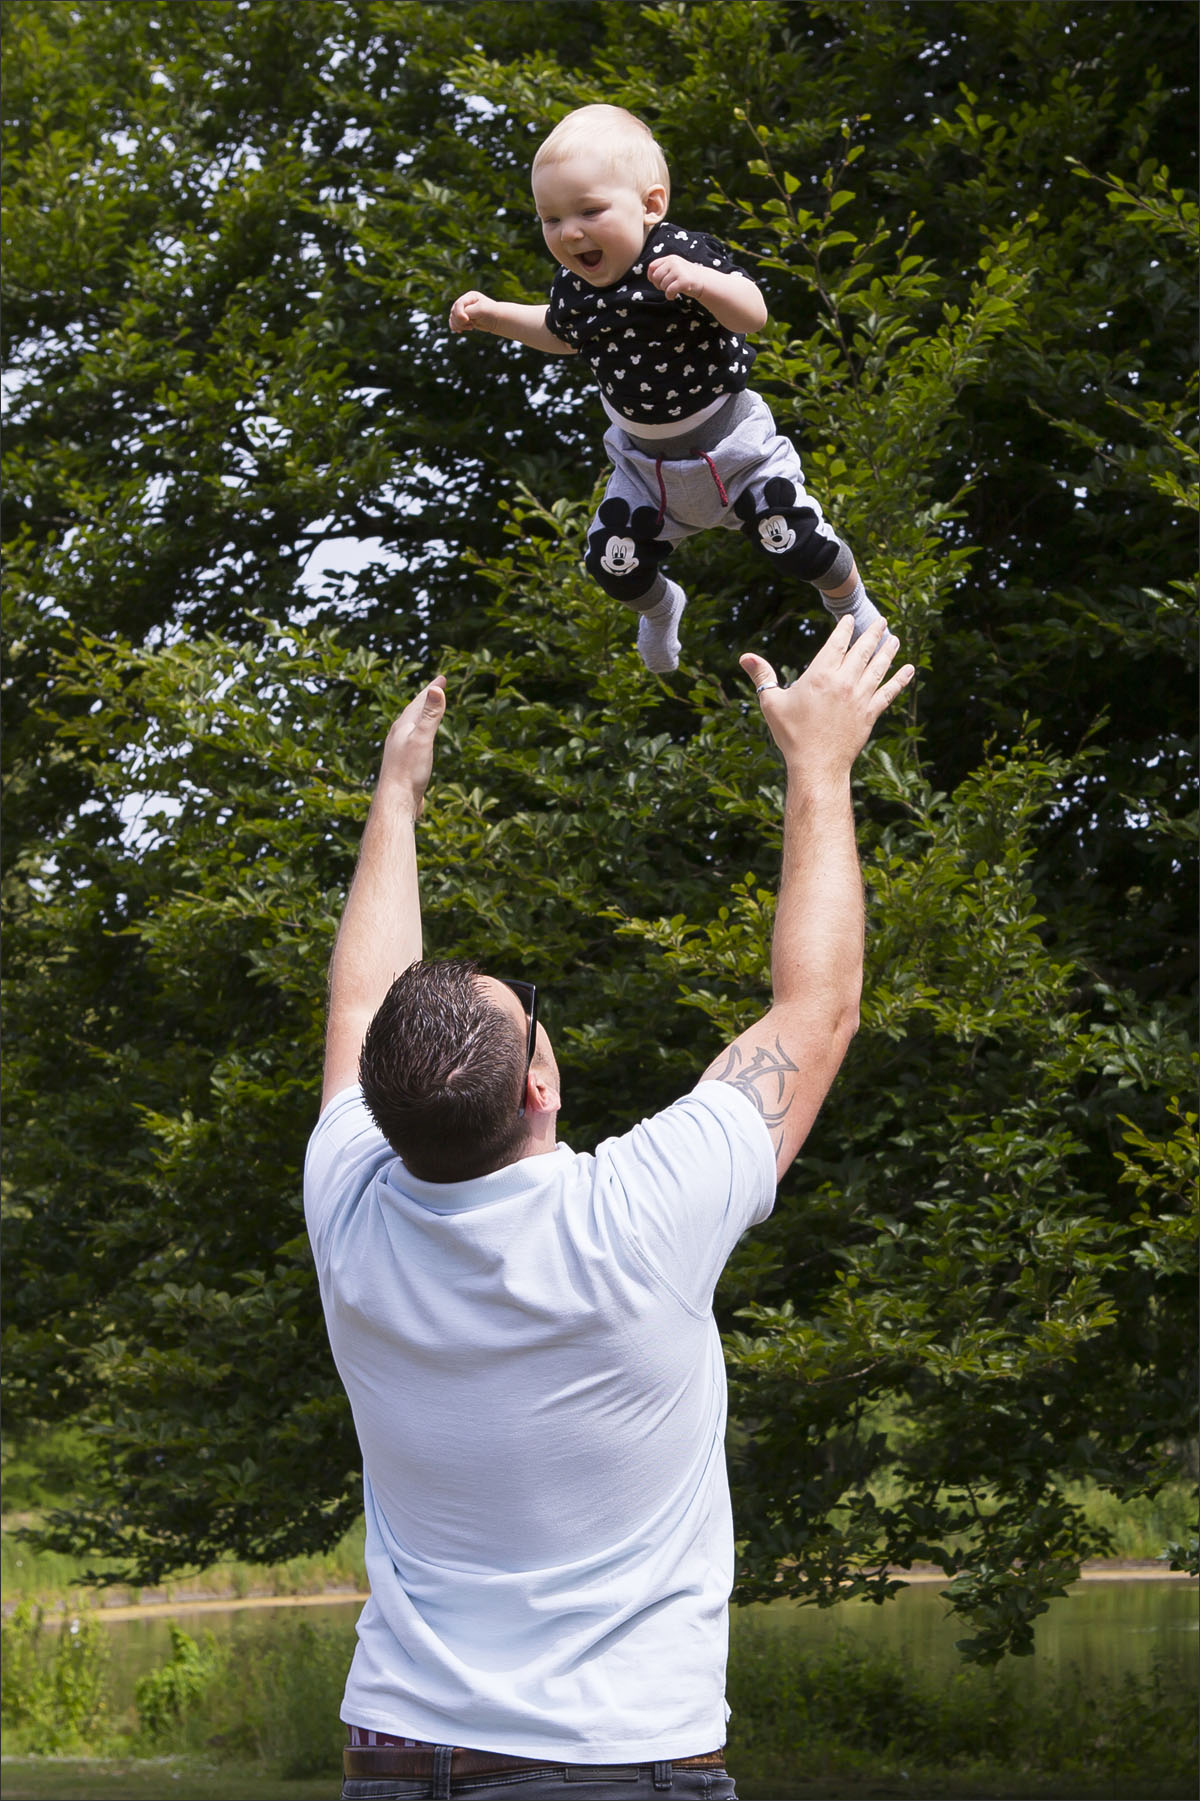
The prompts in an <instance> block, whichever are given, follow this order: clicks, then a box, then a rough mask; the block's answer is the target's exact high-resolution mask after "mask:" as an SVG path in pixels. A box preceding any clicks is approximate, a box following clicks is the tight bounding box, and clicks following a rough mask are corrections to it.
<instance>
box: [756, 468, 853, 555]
mask: <svg viewBox="0 0 1200 1801" xmlns="http://www.w3.org/2000/svg"><path fill="white" fill-rule="evenodd" d="M807 498H808V497H807V495H805V496H804V499H805V500H807ZM799 500H800V495H799V494H798V493H797V491H796V488H795V485H794V483H792V482H790V481H788V480H787V478H786V477H785V476H782V475H773V476H772V477H771V479H770V480H769V481H768V482H766V483H764V485H763V490H762V501H761V504H759V503H757V502H756V501H755V498H754V491H753V489H751V488H747V489H745V490H744V492H743V493H741V494H739V495H738V497H737V499H736V500H735V501H734V503H733V510H734V512H735V513H736V514H737V516H738V518H739V519H740V520H741V521H742V528H741V529H742V531H743V532H744V533H745V535H746V537H747V538H749V539H750V541H751V543H752V544H756V545H757V546H758V548H759V550H762V551H765V552H766V554H767V555H768V556H770V557H774V558H775V559H777V561H778V562H779V563H780V564H781V566H782V567H783V568H784V569H786V571H787V573H788V574H789V575H794V576H798V577H799V579H800V580H801V581H806V582H815V581H816V580H817V579H818V578H819V577H820V576H822V575H824V574H825V573H826V571H827V570H828V568H829V566H830V564H831V563H833V562H834V561H836V559H837V555H838V551H839V550H840V548H841V545H840V541H839V539H837V538H835V537H834V535H833V533H832V532H831V531H830V530H829V527H828V526H827V525H826V524H825V523H824V521H823V520H822V518H821V515H820V513H819V512H817V510H816V509H815V508H814V507H812V506H811V505H805V504H803V502H801V504H799V505H797V502H798V501H799Z"/></svg>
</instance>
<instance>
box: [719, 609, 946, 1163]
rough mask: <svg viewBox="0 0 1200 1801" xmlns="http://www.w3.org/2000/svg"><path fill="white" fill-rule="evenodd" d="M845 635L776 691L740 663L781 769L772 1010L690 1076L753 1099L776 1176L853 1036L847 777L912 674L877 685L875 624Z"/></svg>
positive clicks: (854, 945)
mask: <svg viewBox="0 0 1200 1801" xmlns="http://www.w3.org/2000/svg"><path fill="white" fill-rule="evenodd" d="M853 629H854V627H853V623H852V621H851V620H850V619H848V618H847V619H843V620H840V621H839V622H838V624H837V625H836V626H835V627H834V629H833V631H832V632H831V633H830V635H829V637H828V639H827V640H826V641H825V643H824V644H823V645H822V647H821V649H820V650H819V651H818V652H817V655H816V656H815V657H814V658H813V660H812V662H811V663H810V664H809V666H808V668H807V669H806V670H805V672H804V674H803V675H802V676H801V677H800V679H799V680H798V681H796V682H793V683H792V685H791V687H789V688H780V687H779V686H778V684H777V683H776V680H775V674H774V671H773V670H772V668H771V665H770V664H769V663H768V662H766V661H765V660H764V659H763V658H762V657H759V656H754V655H747V656H744V657H743V658H742V659H741V663H742V668H743V669H744V670H745V671H746V673H747V675H748V676H749V677H750V679H751V681H752V682H753V683H754V685H755V687H756V689H757V690H758V693H759V700H760V702H761V704H762V710H763V717H764V718H765V720H766V722H767V725H768V727H769V728H770V731H771V736H772V737H773V738H774V740H775V742H776V744H777V745H778V746H779V749H780V750H781V752H782V753H783V760H784V764H785V767H786V770H787V798H786V802H785V808H784V821H783V871H782V875H781V877H780V884H779V903H778V906H777V908H776V913H775V931H774V936H773V938H772V942H771V987H772V1004H771V1007H770V1010H769V1011H768V1012H767V1013H765V1014H764V1015H763V1017H762V1018H761V1019H760V1020H758V1021H756V1023H755V1024H754V1025H752V1026H751V1027H750V1028H749V1029H748V1030H747V1031H745V1032H743V1033H742V1034H741V1036H740V1037H739V1038H736V1039H735V1040H734V1042H733V1043H732V1044H731V1045H730V1046H729V1047H728V1049H726V1050H725V1051H723V1052H722V1053H721V1055H720V1056H719V1057H718V1058H717V1059H716V1061H715V1062H713V1063H712V1064H710V1066H709V1067H708V1069H706V1070H705V1072H704V1075H703V1077H702V1078H701V1080H703V1081H718V1082H728V1083H729V1084H730V1086H731V1087H734V1088H739V1089H741V1091H742V1092H743V1093H744V1094H745V1095H747V1096H748V1097H749V1099H750V1100H752V1101H753V1102H754V1105H755V1106H756V1107H757V1108H758V1110H759V1112H760V1113H761V1114H762V1116H763V1118H764V1120H765V1121H766V1124H767V1128H768V1130H769V1131H770V1134H771V1141H772V1143H773V1144H774V1146H775V1168H776V1174H777V1176H780V1177H782V1175H783V1173H784V1171H785V1170H786V1169H787V1168H788V1166H789V1164H790V1163H791V1162H792V1159H793V1158H794V1157H795V1155H796V1153H797V1151H798V1150H799V1149H800V1146H801V1145H802V1144H803V1143H804V1140H805V1139H806V1138H807V1136H808V1133H809V1130H810V1128H811V1126H812V1124H813V1121H814V1120H815V1119H816V1117H817V1113H818V1110H819V1109H820V1106H821V1103H822V1101H823V1100H824V1099H825V1096H826V1094H827V1093H828V1092H829V1089H830V1087H831V1085H832V1083H833V1078H834V1076H835V1075H836V1074H837V1072H838V1069H839V1067H840V1066H841V1062H842V1059H843V1057H844V1056H845V1054H846V1051H847V1049H848V1048H849V1045H850V1040H851V1039H852V1038H853V1036H854V1033H855V1031H856V1030H857V1029H858V1006H859V999H860V996H861V993H862V970H863V898H862V876H861V874H860V871H859V866H858V847H857V844H856V842H855V836H854V812H853V807H852V805H851V798H850V770H851V767H852V765H853V763H854V759H855V757H857V755H858V753H859V751H860V750H861V749H862V747H863V745H864V744H865V743H866V741H867V739H868V738H869V737H870V734H871V728H872V726H873V725H874V723H875V721H876V720H877V719H878V717H879V715H880V714H881V713H882V712H883V710H884V708H885V707H887V706H889V705H890V703H891V702H892V701H893V700H894V699H895V698H896V696H897V695H898V694H899V693H900V692H901V691H902V690H903V689H904V688H906V687H907V686H908V684H909V682H910V681H911V680H912V677H913V668H912V665H911V663H906V664H905V665H904V667H903V668H902V669H900V670H899V671H898V672H897V674H896V675H894V676H892V678H891V680H890V681H887V682H885V681H884V677H885V676H886V675H887V672H888V670H889V668H890V667H891V663H892V659H893V657H894V656H895V654H896V651H897V649H898V648H899V646H898V644H897V642H896V640H895V639H894V638H890V637H888V636H887V628H886V626H885V625H884V624H883V622H882V620H881V621H880V622H879V624H878V625H877V626H873V627H871V628H869V629H868V630H867V631H865V632H864V633H863V634H862V636H861V637H860V638H859V640H858V642H857V643H856V644H853V645H852V644H851V642H850V640H851V634H852V632H853ZM885 639H886V642H885V641H884V640H885Z"/></svg>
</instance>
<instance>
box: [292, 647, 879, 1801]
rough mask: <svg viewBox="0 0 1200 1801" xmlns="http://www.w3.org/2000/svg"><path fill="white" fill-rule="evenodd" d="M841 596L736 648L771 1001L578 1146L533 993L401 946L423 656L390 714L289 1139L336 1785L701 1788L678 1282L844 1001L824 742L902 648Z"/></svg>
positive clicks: (611, 1798)
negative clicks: (299, 1124) (328, 1384)
mask: <svg viewBox="0 0 1200 1801" xmlns="http://www.w3.org/2000/svg"><path fill="white" fill-rule="evenodd" d="M852 629H853V628H852V624H851V621H850V620H849V619H845V620H843V621H841V622H840V623H839V624H838V625H837V626H836V627H835V629H834V631H833V632H832V634H831V635H830V637H829V639H828V640H827V642H826V643H825V644H824V646H823V647H822V649H821V650H820V651H819V652H818V654H817V655H816V657H814V659H813V661H812V663H811V664H810V666H809V668H808V670H807V671H806V672H805V674H804V675H803V676H801V678H800V679H799V681H797V682H795V683H794V684H793V685H792V686H791V687H789V688H787V689H783V688H780V687H779V685H778V683H777V682H776V679H775V676H774V674H773V672H772V670H771V668H770V665H769V664H768V663H766V662H765V661H764V660H763V659H762V658H761V657H758V656H754V655H747V656H744V657H743V658H742V659H741V662H742V667H743V669H745V670H746V672H747V674H748V675H749V676H750V678H751V680H752V681H753V682H754V684H755V688H756V690H757V692H758V694H759V697H760V702H761V705H762V710H763V715H764V717H765V719H766V721H767V724H768V726H769V728H770V730H771V733H772V735H773V737H774V739H775V742H776V744H777V745H778V747H779V749H780V751H781V752H782V754H783V759H784V763H785V766H786V770H787V798H786V805H785V818H784V837H783V872H782V878H781V885H780V894H779V904H778V908H777V913H776V921H775V929H774V939H773V943H772V955H771V976H772V987H773V1000H772V1004H771V1006H770V1008H769V1009H768V1011H767V1012H766V1013H765V1014H764V1015H763V1017H762V1018H761V1019H759V1020H758V1021H756V1023H755V1024H754V1025H752V1026H751V1027H750V1028H749V1029H748V1030H747V1031H745V1032H743V1033H742V1034H741V1035H740V1036H739V1037H738V1038H737V1039H735V1040H734V1042H733V1043H732V1044H731V1045H729V1046H727V1047H726V1048H725V1049H724V1050H722V1052H721V1053H720V1055H719V1056H718V1057H716V1058H715V1059H714V1061H713V1062H712V1063H711V1064H710V1065H709V1067H708V1068H707V1069H706V1070H705V1072H704V1074H703V1076H702V1077H701V1079H700V1083H699V1085H698V1086H697V1087H696V1088H695V1089H693V1090H692V1092H691V1093H690V1094H689V1095H686V1096H684V1097H683V1098H682V1099H681V1100H679V1101H677V1102H676V1103H675V1104H674V1105H673V1106H671V1107H668V1108H667V1109H665V1111H663V1112H661V1113H659V1114H657V1115H655V1116H654V1117H653V1118H651V1119H647V1120H644V1121H643V1122H642V1123H641V1124H640V1125H638V1126H635V1127H634V1129H633V1130H632V1131H631V1132H627V1133H625V1134H624V1135H623V1136H621V1137H618V1138H612V1139H608V1140H606V1141H605V1142H604V1143H603V1144H601V1145H600V1146H598V1148H597V1150H596V1152H595V1154H594V1155H593V1156H577V1155H576V1154H575V1153H573V1152H572V1151H570V1150H569V1149H568V1148H567V1147H566V1146H564V1145H560V1144H558V1143H557V1141H556V1136H555V1120H556V1115H557V1112H558V1108H559V1073H558V1068H557V1065H556V1063H555V1060H554V1052H553V1049H552V1047H551V1044H550V1041H549V1038H548V1037H547V1035H546V1032H545V1029H544V1028H543V1027H542V1026H541V1025H539V1024H538V1023H537V1016H536V996H535V992H534V991H533V990H532V989H531V988H530V987H528V986H527V985H526V984H525V983H524V982H521V981H515V982H511V983H510V982H509V981H507V980H505V978H504V976H503V975H499V974H496V975H493V974H492V973H491V972H487V973H482V972H479V971H476V970H475V969H474V968H473V966H470V965H463V964H426V963H423V962H422V961H421V960H420V959H421V918H420V904H419V898H418V887H417V856H416V846H415V836H414V826H415V822H416V819H417V817H418V815H419V813H420V811H421V806H422V801H423V796H424V793H425V788H426V785H427V783H428V781H429V777H430V774H431V771H432V766H433V748H434V739H435V737H436V735H437V729H438V725H439V723H440V721H441V718H442V715H443V712H444V710H445V705H446V697H445V693H444V683H443V682H442V679H441V678H440V677H439V678H437V680H435V681H434V682H432V683H431V684H430V685H429V687H427V688H426V689H425V690H424V691H423V692H422V693H421V694H419V695H418V696H417V697H416V699H415V700H413V701H412V702H410V704H409V705H408V707H406V709H405V710H404V712H403V713H402V714H401V716H400V717H399V719H397V720H396V722H395V724H394V725H393V726H392V728H391V730H390V732H389V733H388V738H387V743H386V746H385V748H384V753H383V763H382V768H381V771H380V777H379V785H378V788H377V790H376V793H375V798H374V800H373V802H372V805H371V810H370V813H369V815H368V819H367V824H366V829H365V831H364V834H363V842H362V849H361V852H360V856H359V863H358V868H357V871H356V873H355V876H354V881H353V883H352V886H351V889H350V894H349V897H348V899H347V903H346V910H345V914H344V917H343V919H342V924H341V928H340V931H339V934H338V939H337V944H336V946H335V949H334V955H333V963H332V967H331V972H330V997H329V1026H328V1038H327V1045H326V1057H325V1081H324V1091H323V1097H322V1113H321V1117H320V1120H319V1122H318V1124H317V1127H316V1129H315V1131H314V1133H313V1137H312V1140H311V1143H310V1146H309V1153H308V1160H307V1164H306V1169H305V1208H306V1214H307V1219H308V1226H309V1233H310V1236H311V1239H312V1245H313V1252H314V1256H315V1259H316V1265H317V1270H318V1274H319V1277H320V1283H321V1296H322V1301H323V1304H324V1308H325V1316H326V1322H327V1325H328V1329H329V1337H330V1343H331V1346H332V1349H333V1354H334V1357H335V1359H336V1361H337V1365H338V1369H339V1372H340V1374H341V1377H342V1380H343V1382H344V1383H345V1386H346V1391H347V1394H348V1395H349V1398H350V1404H351V1407H352V1409H353V1413H354V1421H355V1427H356V1429H357V1432H358V1437H359V1442H360V1445H361V1447H362V1454H363V1465H364V1482H363V1486H364V1498H365V1509H366V1526H367V1538H366V1561H367V1574H368V1578H369V1581H370V1587H371V1598H370V1600H369V1601H368V1602H367V1604H366V1606H365V1608H364V1609H363V1613H362V1617H361V1619H360V1621H359V1627H358V1637H359V1643H358V1647H357V1650H356V1652H355V1656H354V1660H353V1664H352V1667H351V1671H350V1677H349V1681H348V1683H347V1688H346V1695H345V1700H344V1702H343V1706H342V1718H343V1719H344V1720H345V1721H346V1723H347V1725H348V1727H349V1730H350V1741H351V1742H350V1745H349V1747H348V1748H347V1751H346V1753H345V1759H346V1782H345V1786H344V1788H343V1797H344V1801H367V1798H368V1797H370V1796H376V1797H382V1796H385V1795H386V1796H396V1797H399V1796H410V1797H417V1796H430V1797H434V1796H437V1797H442V1798H443V1801H444V1798H445V1797H448V1796H450V1795H454V1796H459V1795H464V1796H475V1795H484V1794H487V1793H488V1792H490V1791H492V1790H498V1789H501V1788H502V1789H504V1790H505V1791H506V1792H509V1793H511V1794H512V1795H513V1796H517V1795H519V1796H520V1797H521V1801H560V1798H561V1801H565V1798H566V1797H575V1798H576V1801H577V1798H578V1796H579V1795H580V1793H581V1792H582V1791H581V1788H580V1784H581V1783H585V1784H586V1793H587V1795H588V1796H589V1801H615V1798H616V1797H621V1798H622V1801H629V1798H632V1797H635V1796H640V1795H647V1796H649V1795H655V1794H659V1793H663V1792H666V1791H670V1793H671V1794H672V1796H673V1797H674V1801H686V1798H687V1797H691V1796H701V1795H703V1796H706V1797H709V1798H710V1801H728V1798H729V1797H732V1796H733V1794H734V1789H733V1783H732V1781H731V1780H730V1778H729V1777H728V1775H727V1774H726V1773H725V1771H724V1758H723V1753H722V1749H721V1747H722V1745H723V1743H724V1738H725V1720H726V1708H725V1704H724V1676H725V1652H726V1639H727V1610H728V1598H729V1591H730V1585H731V1582H732V1577H733V1530H732V1521H731V1517H730V1509H729V1493H728V1483H727V1478H726V1472H725V1459H724V1445H723V1439H724V1427H725V1376H724V1368H723V1363H722V1357H721V1347H720V1341H719V1338H718V1335H717V1330H716V1325H715V1322H714V1320H713V1316H712V1308H711V1303H712V1295H713V1289H714V1286H715V1284H716V1281H717V1278H718V1276H719V1274H720V1272H721V1269H722V1267H723V1265H724V1263H725V1260H726V1258H727V1257H728V1255H729V1253H730V1251H731V1250H732V1249H733V1246H734V1245H735V1244H736V1242H737V1240H738V1238H739V1237H740V1236H741V1234H742V1233H743V1232H744V1231H745V1230H746V1228H747V1227H748V1226H751V1225H753V1224H755V1223H756V1222H757V1221H759V1220H761V1219H763V1218H765V1217H766V1215H767V1214H768V1213H769V1212H770V1209H771V1206H772V1204H773V1200H774V1192H775V1184H776V1181H777V1180H778V1178H779V1177H780V1176H781V1175H782V1174H783V1172H784V1171H785V1170H786V1169H787V1168H788V1166H789V1164H790V1163H791V1162H792V1159H793V1158H794V1157H795V1155H796V1153H797V1151H798V1150H799V1148H800V1146H801V1145H802V1144H803V1142H804V1139H805V1137H806V1136H807V1134H808V1131H809V1128H810V1127H811V1125H812V1123H813V1121H814V1119H815V1118H816V1115H817V1111H818V1109H819V1107H820V1105H821V1103H822V1101H823V1100H824V1097H825V1095H826V1093H827V1092H828V1089H829V1086H830V1084H831V1082H832V1081H833V1078H834V1076H835V1074H836V1072H837V1069H838V1066H839V1065H840V1063H841V1061H842V1058H843V1056H844V1055H845V1052H846V1049H847V1047H848V1045H849V1043H850V1039H851V1037H852V1036H853V1033H854V1031H855V1028H856V1026H857V1022H858V1003H859V994H860V989H861V982H862V950H863V910H862V884H861V878H860V875H859V869H858V857H857V850H856V846H855V838H854V821H853V813H852V807H851V797H850V769H851V765H852V764H853V762H854V759H855V757H856V756H857V754H858V752H859V750H860V749H861V748H862V746H863V744H864V743H865V742H866V739H867V737H868V736H869V734H870V731H871V727H872V725H873V724H874V722H875V720H876V719H877V718H878V716H879V714H880V713H881V712H882V711H883V710H884V708H885V707H886V706H888V705H889V703H890V702H891V701H892V700H893V699H894V698H895V696H896V695H897V694H898V693H899V692H900V691H901V690H902V689H903V688H904V687H906V686H907V684H908V682H909V681H910V680H911V679H912V674H913V671H912V667H911V665H905V666H904V668H902V669H901V670H900V671H899V673H898V674H896V675H895V676H892V677H891V678H890V679H885V678H886V677H887V671H888V669H889V667H890V664H891V662H892V659H893V657H894V655H895V651H896V648H897V647H896V643H895V640H894V639H891V638H888V637H887V634H886V628H885V627H884V626H883V624H882V622H880V623H879V625H878V626H875V627H872V628H870V629H869V630H868V631H867V632H866V633H864V634H863V636H862V637H861V638H860V639H859V640H858V642H857V644H853V645H852V644H851V633H852ZM875 653H877V654H875ZM520 973H521V974H522V975H525V974H527V973H530V972H520ZM381 1784H382V1785H383V1786H379V1785H381Z"/></svg>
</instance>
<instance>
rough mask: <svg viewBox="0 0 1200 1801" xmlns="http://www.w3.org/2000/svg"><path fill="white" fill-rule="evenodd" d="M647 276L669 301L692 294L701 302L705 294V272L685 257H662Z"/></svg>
mask: <svg viewBox="0 0 1200 1801" xmlns="http://www.w3.org/2000/svg"><path fill="white" fill-rule="evenodd" d="M646 274H647V275H648V276H649V278H650V280H651V281H652V282H653V283H654V285H655V287H656V288H659V289H661V291H662V292H663V293H664V294H665V295H666V297H667V299H668V300H674V299H676V298H677V297H678V296H679V295H680V294H690V295H691V297H692V299H693V300H699V299H700V298H701V296H702V294H703V292H704V271H703V269H701V268H699V267H698V266H697V264H695V263H689V262H688V260H687V258H686V257H684V256H660V257H658V258H657V259H656V260H655V261H654V262H652V263H651V264H650V267H649V268H648V269H647V270H646Z"/></svg>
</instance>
